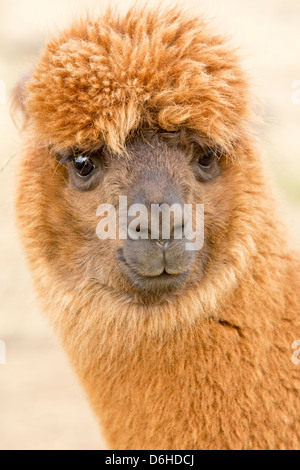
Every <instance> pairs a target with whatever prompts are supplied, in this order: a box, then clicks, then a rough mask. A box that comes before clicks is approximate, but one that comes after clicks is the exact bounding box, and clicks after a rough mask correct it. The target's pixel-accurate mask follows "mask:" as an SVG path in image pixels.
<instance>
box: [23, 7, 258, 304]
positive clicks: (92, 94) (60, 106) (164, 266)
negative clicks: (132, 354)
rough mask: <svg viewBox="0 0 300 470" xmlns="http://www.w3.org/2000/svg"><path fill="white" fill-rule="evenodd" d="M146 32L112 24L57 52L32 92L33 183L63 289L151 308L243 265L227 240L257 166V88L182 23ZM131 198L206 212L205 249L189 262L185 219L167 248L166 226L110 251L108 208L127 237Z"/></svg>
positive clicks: (85, 32)
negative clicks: (251, 119)
mask: <svg viewBox="0 0 300 470" xmlns="http://www.w3.org/2000/svg"><path fill="white" fill-rule="evenodd" d="M141 18H142V16H141V15H135V13H134V12H132V13H130V14H129V15H128V16H127V17H125V18H124V19H123V20H121V19H115V18H114V17H113V16H111V15H110V13H108V14H107V16H106V17H103V18H101V19H99V20H96V21H87V22H81V23H80V24H78V25H75V26H73V27H72V28H71V29H70V30H69V31H66V32H64V33H62V34H61V36H59V37H57V38H55V39H53V40H52V41H50V42H49V44H48V46H47V48H46V49H45V52H44V53H43V55H42V57H41V58H40V61H39V63H38V65H37V67H36V69H35V70H34V72H33V74H32V77H31V78H30V80H29V84H28V86H27V91H26V100H25V101H26V103H25V104H26V112H27V115H28V124H29V125H28V129H29V130H30V138H31V137H32V136H33V144H32V148H31V150H30V151H28V155H27V156H28V159H27V160H26V165H25V166H24V173H26V174H27V173H28V172H29V171H31V173H32V174H34V175H35V176H36V179H35V182H34V184H33V188H35V189H34V193H35V194H36V199H35V201H34V202H33V201H30V202H28V204H30V205H32V206H34V209H33V211H36V212H38V213H39V219H36V220H37V227H36V229H37V231H38V234H39V236H42V237H43V239H44V243H42V244H40V245H39V246H38V250H40V254H39V256H40V257H43V258H45V259H46V261H47V263H48V265H49V267H50V269H51V270H52V269H55V270H56V277H57V275H58V276H59V277H60V278H64V276H65V273H66V270H67V272H68V276H69V277H70V278H71V280H72V282H73V283H77V284H78V283H79V282H80V280H82V279H84V280H91V281H92V282H93V283H94V282H95V281H96V282H99V283H101V284H102V285H103V284H105V285H106V286H109V287H112V288H114V289H115V290H117V291H122V292H127V293H128V292H129V293H131V294H133V295H135V296H138V298H139V299H142V300H143V302H148V301H149V302H150V301H152V300H153V299H155V301H157V300H158V299H161V298H165V295H169V294H170V293H172V295H175V294H176V295H177V294H178V295H180V294H181V293H182V291H183V290H184V289H189V287H190V286H193V285H195V284H199V283H203V282H204V280H205V279H206V278H207V277H208V276H209V273H212V272H214V271H215V270H216V269H222V267H224V266H225V268H227V266H229V265H232V264H233V261H232V260H233V259H234V258H235V257H236V256H237V253H241V249H240V247H239V248H237V247H238V242H235V241H232V252H231V251H230V249H231V248H230V249H228V243H227V244H226V243H224V240H225V239H226V238H227V239H230V238H231V237H233V233H234V232H233V231H232V230H231V225H232V221H233V223H236V220H237V216H236V215H234V216H233V214H234V211H235V210H236V213H235V214H243V210H239V202H238V201H239V200H240V201H241V200H242V199H241V198H242V188H243V187H245V181H247V179H249V178H250V173H249V172H247V166H249V165H248V162H249V163H250V166H251V161H250V157H249V155H247V151H248V150H247V144H246V143H245V142H246V139H245V135H247V119H248V101H247V82H246V80H245V79H244V77H243V74H242V72H241V71H240V68H239V65H238V61H237V60H236V58H235V56H234V54H233V53H232V51H231V50H229V49H227V47H226V46H225V45H224V44H223V40H222V38H220V37H218V36H214V35H212V34H211V33H209V32H208V31H207V29H206V26H205V25H204V24H203V23H201V22H198V20H197V19H195V20H190V19H188V18H184V17H183V16H182V15H181V14H179V13H176V12H175V11H173V12H170V13H166V14H163V15H162V16H160V15H157V14H156V13H154V14H151V13H148V14H147V15H146V17H145V18H144V19H141ZM140 21H142V23H141V24H140ZM144 21H145V23H144ZM30 153H34V155H35V157H34V159H33V158H32V155H31V154H30ZM235 158H236V160H238V163H235V164H234V163H233V161H234V159H235ZM242 180H243V181H244V183H242ZM26 184H28V183H26ZM243 184H244V186H243ZM35 185H37V186H38V187H39V190H38V191H37V190H36V186H35ZM120 197H121V198H122V197H123V198H124V197H126V198H127V201H128V204H129V206H131V205H133V204H142V205H143V206H144V207H146V208H148V209H150V207H151V206H152V205H153V204H154V205H155V204H156V205H157V204H166V205H167V206H169V207H170V206H172V205H174V204H175V205H177V206H178V207H179V208H182V207H183V206H184V205H191V206H192V207H193V209H194V210H195V209H196V207H197V205H204V217H205V224H204V244H203V247H202V248H201V249H199V250H196V251H189V250H187V249H186V242H187V240H185V239H184V237H183V238H182V239H178V238H177V236H176V233H177V230H178V229H179V228H180V229H182V228H183V222H182V221H179V222H178V219H176V220H175V215H174V217H173V221H171V223H170V233H169V236H165V235H163V234H162V233H160V228H158V233H157V235H156V236H155V237H153V230H152V228H151V223H152V222H155V220H156V219H157V221H158V225H159V226H160V222H159V217H160V216H158V217H157V216H155V215H152V213H151V215H150V216H149V217H148V216H147V219H148V223H149V226H150V228H149V227H148V228H147V229H145V228H144V226H143V227H140V235H143V234H145V233H146V234H147V235H148V236H149V237H148V239H146V238H143V236H141V238H140V239H138V240H135V239H132V238H130V237H129V238H127V239H125V238H123V237H120V236H119V237H118V236H116V237H115V238H109V239H107V240H103V239H99V236H97V233H98V232H97V230H98V227H99V223H101V220H102V219H101V216H100V215H99V212H98V211H99V206H101V205H103V204H109V205H110V207H112V211H115V213H116V216H117V222H116V224H117V227H116V229H117V231H118V229H119V228H120V227H118V220H119V219H118V216H119V211H120ZM41 207H42V208H43V214H40V212H41V211H40V208H41ZM102 215H103V214H102ZM102 218H103V217H102ZM130 218H132V214H131V215H130V214H129V215H128V217H127V222H128V223H129V224H130V222H131V221H132V220H131V219H130ZM41 219H42V221H43V225H42V224H41ZM193 223H194V222H193ZM40 227H44V231H43V233H42V234H41V229H40ZM193 228H194V229H195V226H194V227H193ZM235 232H236V234H237V233H238V232H237V230H236V231H235ZM31 238H33V237H32V236H31ZM100 238H101V237H100ZM240 258H241V259H243V255H240ZM225 276H226V278H228V279H229V278H230V276H229V275H228V276H227V275H225Z"/></svg>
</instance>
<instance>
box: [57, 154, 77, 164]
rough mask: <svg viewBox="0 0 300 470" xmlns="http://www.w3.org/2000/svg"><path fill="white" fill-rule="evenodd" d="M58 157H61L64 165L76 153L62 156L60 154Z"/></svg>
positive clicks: (60, 159) (60, 160)
mask: <svg viewBox="0 0 300 470" xmlns="http://www.w3.org/2000/svg"><path fill="white" fill-rule="evenodd" d="M58 158H59V162H60V163H61V164H62V165H64V164H65V163H67V162H69V161H71V160H72V158H74V155H65V156H63V155H62V156H60V155H58Z"/></svg>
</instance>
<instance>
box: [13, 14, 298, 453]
mask: <svg viewBox="0 0 300 470" xmlns="http://www.w3.org/2000/svg"><path fill="white" fill-rule="evenodd" d="M26 90H27V91H26V98H25V106H26V113H27V117H26V119H27V121H26V127H25V131H24V143H23V146H22V150H21V159H20V166H19V174H18V190H17V198H16V211H17V220H18V227H19V230H20V234H21V237H22V241H23V244H24V246H25V251H26V256H27V258H28V261H29V265H30V268H31V270H32V273H33V277H34V280H35V286H36V289H37V293H38V297H39V299H40V300H41V302H42V305H43V308H44V310H45V312H46V313H47V316H48V318H49V319H50V321H51V323H52V324H53V327H54V329H55V331H56V332H57V334H58V335H59V337H60V339H61V342H62V344H63V347H64V348H65V350H66V352H67V354H68V355H69V357H70V360H71V363H72V365H73V367H74V369H75V370H76V372H77V374H78V376H79V378H80V380H81V382H82V384H83V386H84V387H85V390H86V392H87V396H88V399H89V401H90V403H91V405H92V408H93V410H94V411H95V414H96V416H97V418H98V420H99V423H100V426H101V429H102V431H103V433H104V436H105V437H106V439H107V442H108V445H109V447H110V448H112V449H297V448H299V446H300V422H299V418H300V365H295V364H293V362H292V354H293V350H292V343H293V342H294V341H295V340H297V339H300V327H299V319H298V317H299V292H300V278H299V267H300V261H299V259H300V258H299V255H296V254H293V253H291V252H290V251H289V248H288V245H287V242H286V237H285V229H284V227H282V226H281V223H280V217H279V216H278V214H277V208H276V195H275V196H274V194H273V189H272V184H271V182H270V181H269V178H268V173H267V170H266V169H265V167H264V164H263V162H262V158H261V152H260V150H259V147H258V146H257V144H256V143H255V140H254V138H253V137H252V135H251V132H250V130H249V127H250V126H249V123H250V120H251V113H250V110H249V109H250V107H249V104H248V103H249V101H250V98H249V94H248V86H247V80H246V79H245V77H244V75H243V73H242V71H241V70H240V67H239V63H238V59H237V57H236V54H235V52H234V51H232V50H231V49H230V48H229V47H228V46H227V45H226V43H225V42H224V40H223V38H221V37H219V36H217V35H215V34H212V33H211V32H210V30H209V28H208V26H207V25H206V24H205V23H204V21H201V20H199V19H197V18H190V17H188V15H186V14H184V13H182V12H181V11H180V10H177V9H176V10H172V11H167V12H164V11H160V12H147V11H144V10H143V11H139V9H135V8H133V9H131V10H130V11H129V13H128V14H127V15H126V16H125V17H123V18H120V17H118V16H117V15H116V14H115V13H112V12H110V11H108V12H107V13H106V14H105V15H104V16H103V17H102V18H98V19H96V20H95V19H86V20H84V21H82V22H79V23H76V24H74V25H73V26H72V27H71V28H70V29H68V30H67V31H65V32H63V33H61V34H60V35H58V36H57V37H55V38H54V39H52V40H50V41H49V43H48V44H47V46H46V48H45V50H44V52H43V53H42V56H41V57H40V59H39V60H38V62H37V65H36V67H35V69H34V71H33V74H32V77H31V79H30V80H29V83H28V86H27V89H26ZM142 129H145V130H146V131H147V132H149V131H151V132H152V133H153V134H155V133H156V132H158V131H159V130H164V131H168V132H170V131H177V132H178V133H180V134H181V133H182V134H185V133H186V134H187V135H190V136H192V135H193V134H195V135H197V138H201V139H203V140H204V141H205V142H207V143H208V144H209V145H213V146H218V147H221V148H222V149H223V150H224V153H225V151H226V153H227V156H224V157H223V158H222V159H221V161H220V163H219V164H220V172H221V174H220V175H219V176H218V177H217V178H215V179H213V180H212V181H206V182H201V181H199V179H198V178H196V177H195V174H194V172H193V170H192V166H191V164H190V160H189V157H187V158H186V159H182V158H181V157H182V152H183V151H182V152H181V153H180V158H179V150H178V149H177V147H176V150H174V151H170V152H161V154H159V156H157V157H156V160H155V161H153V162H150V163H149V164H152V165H153V166H155V165H159V167H161V168H164V169H165V170H166V171H168V173H169V174H171V175H172V178H173V179H174V181H175V182H176V185H177V186H178V187H181V188H183V187H184V188H185V194H186V200H185V202H188V203H193V204H196V203H201V204H202V203H204V205H205V246H204V248H203V250H200V252H199V253H197V255H196V257H195V261H194V262H193V266H192V269H191V272H190V275H189V278H188V279H187V281H186V282H185V284H184V285H183V286H182V287H181V288H180V289H179V290H178V291H176V292H171V293H165V294H162V295H161V296H160V297H159V298H155V297H153V296H151V295H147V292H142V293H141V292H139V291H137V290H136V289H135V288H134V287H133V286H132V285H131V283H130V280H129V279H128V278H127V277H126V275H125V274H124V273H123V271H122V270H121V269H120V266H119V262H120V261H119V258H118V256H117V254H118V252H119V250H120V249H122V240H106V241H103V240H102V241H101V240H99V239H98V238H97V236H96V225H97V222H98V219H97V217H96V208H97V206H98V205H99V204H100V203H112V204H116V201H117V198H118V196H119V195H123V194H127V195H130V193H131V190H132V188H133V186H134V184H135V181H136V179H135V178H137V175H138V174H139V173H138V172H141V171H143V161H144V160H143V159H142V158H141V159H139V155H138V154H132V153H128V152H126V151H125V150H126V146H127V142H128V139H129V138H130V139H134V138H135V137H134V136H136V135H138V133H139V132H141V130H142ZM191 138H192V137H191ZM187 140H188V139H187ZM188 141H189V140H188ZM100 144H101V145H104V146H105V148H106V149H108V150H109V151H108V150H107V153H106V157H105V158H106V161H105V170H103V173H102V176H101V180H100V181H99V182H98V184H97V185H95V186H93V187H92V188H91V189H89V190H86V191H82V190H81V189H80V188H79V187H77V186H76V185H74V183H73V181H72V177H71V172H72V171H73V170H72V168H71V165H69V164H68V165H61V164H60V163H59V162H58V160H57V158H56V155H61V154H64V153H68V152H70V151H78V150H81V151H89V150H92V149H96V148H97V147H99V145H100ZM176 145H177V144H176ZM179 146H180V144H179V143H178V148H179ZM182 148H184V147H182ZM187 153H188V152H187ZM103 155H104V154H103ZM103 158H104V157H103ZM83 432H84V430H83Z"/></svg>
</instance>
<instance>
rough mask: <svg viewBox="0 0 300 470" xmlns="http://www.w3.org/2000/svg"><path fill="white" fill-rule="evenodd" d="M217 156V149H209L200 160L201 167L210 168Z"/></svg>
mask: <svg viewBox="0 0 300 470" xmlns="http://www.w3.org/2000/svg"><path fill="white" fill-rule="evenodd" d="M214 158H215V151H214V150H213V149H209V150H207V151H206V152H205V153H204V154H203V155H201V157H200V158H199V160H198V163H199V165H200V167H201V168H203V169H204V170H209V169H210V168H211V165H212V163H213V161H214Z"/></svg>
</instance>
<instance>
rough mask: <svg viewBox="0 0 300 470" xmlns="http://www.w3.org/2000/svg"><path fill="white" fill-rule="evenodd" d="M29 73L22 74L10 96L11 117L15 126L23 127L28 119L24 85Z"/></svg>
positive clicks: (28, 78)
mask: <svg viewBox="0 0 300 470" xmlns="http://www.w3.org/2000/svg"><path fill="white" fill-rule="evenodd" d="M29 80H30V75H29V74H27V75H23V76H22V77H21V78H20V79H19V81H18V83H17V85H16V86H15V87H14V89H13V92H12V97H11V117H12V120H13V122H14V124H15V126H16V127H17V128H19V129H24V128H25V127H26V124H27V121H28V117H29V116H28V113H27V110H26V105H25V98H26V85H27V82H28V81H29Z"/></svg>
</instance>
